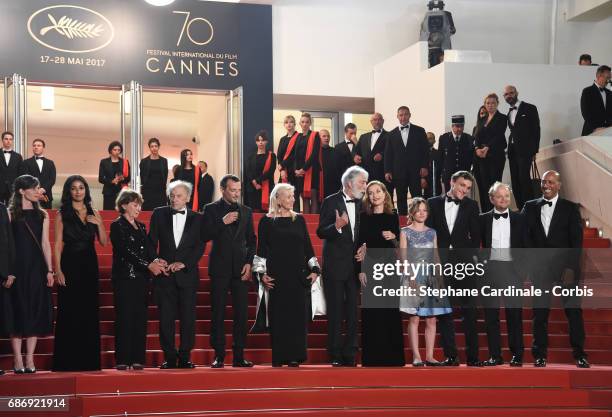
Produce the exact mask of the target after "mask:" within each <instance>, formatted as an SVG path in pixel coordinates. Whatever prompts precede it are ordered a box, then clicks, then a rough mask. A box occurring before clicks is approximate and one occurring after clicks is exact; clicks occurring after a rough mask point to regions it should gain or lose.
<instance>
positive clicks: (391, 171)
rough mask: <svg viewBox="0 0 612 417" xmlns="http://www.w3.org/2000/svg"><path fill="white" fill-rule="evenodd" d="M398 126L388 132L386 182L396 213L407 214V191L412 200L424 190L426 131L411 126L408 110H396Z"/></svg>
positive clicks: (427, 145)
mask: <svg viewBox="0 0 612 417" xmlns="http://www.w3.org/2000/svg"><path fill="white" fill-rule="evenodd" d="M397 120H398V121H399V123H400V125H399V126H398V127H396V128H395V129H393V130H392V131H391V132H389V135H388V137H387V144H386V146H385V155H384V157H383V160H384V165H385V179H386V180H387V182H390V183H392V184H393V188H395V194H396V197H397V209H398V211H399V214H400V215H402V216H405V215H406V214H408V189H410V195H411V196H412V197H418V196H421V195H422V190H423V189H424V188H427V175H428V170H427V166H428V165H429V143H428V142H427V135H426V134H425V129H423V128H422V127H420V126H417V125H414V124H411V123H410V109H408V107H406V106H401V107H400V108H399V109H397Z"/></svg>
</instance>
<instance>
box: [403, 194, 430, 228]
mask: <svg viewBox="0 0 612 417" xmlns="http://www.w3.org/2000/svg"><path fill="white" fill-rule="evenodd" d="M421 204H423V205H425V209H426V210H427V215H428V216H429V204H427V200H425V199H424V198H423V197H414V198H413V199H412V200H410V203H408V220H410V221H411V222H412V221H414V215H415V214H416V212H417V211H419V207H421Z"/></svg>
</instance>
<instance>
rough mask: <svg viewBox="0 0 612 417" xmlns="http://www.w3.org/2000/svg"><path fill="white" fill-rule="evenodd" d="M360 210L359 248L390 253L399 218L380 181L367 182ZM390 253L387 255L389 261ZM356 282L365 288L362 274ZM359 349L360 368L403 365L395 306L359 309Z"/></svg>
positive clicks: (399, 318)
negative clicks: (384, 250) (361, 209)
mask: <svg viewBox="0 0 612 417" xmlns="http://www.w3.org/2000/svg"><path fill="white" fill-rule="evenodd" d="M363 207H364V209H365V212H364V213H362V214H361V218H360V219H361V220H360V225H359V246H361V245H363V244H365V245H366V248H370V249H372V248H375V249H387V250H388V251H390V252H391V251H392V249H394V248H396V247H397V242H398V238H399V218H398V216H397V213H396V212H395V210H394V209H393V200H392V199H391V196H390V195H389V193H388V192H387V188H386V187H385V185H384V184H383V183H382V182H380V181H371V182H370V183H369V184H368V187H367V188H366V195H365V199H364V204H363ZM377 252H382V251H377ZM393 254H394V253H389V255H390V256H391V257H392V258H393ZM381 255H382V253H381ZM376 256H378V254H377V255H376ZM377 262H378V261H377ZM385 262H388V261H385ZM391 262H393V259H391ZM359 280H360V281H361V284H362V286H366V285H367V277H366V275H365V273H363V272H361V273H359ZM361 346H362V354H361V363H362V366H404V365H405V364H406V361H405V359H404V335H403V330H402V316H401V313H400V311H399V304H398V305H397V306H391V307H389V308H362V309H361Z"/></svg>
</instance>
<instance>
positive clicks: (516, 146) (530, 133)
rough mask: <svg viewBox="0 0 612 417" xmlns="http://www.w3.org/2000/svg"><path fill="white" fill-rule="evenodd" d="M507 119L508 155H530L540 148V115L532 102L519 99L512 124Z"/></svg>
mask: <svg viewBox="0 0 612 417" xmlns="http://www.w3.org/2000/svg"><path fill="white" fill-rule="evenodd" d="M507 119H508V128H509V129H510V136H509V137H508V143H509V144H510V147H509V155H512V153H516V154H517V155H518V156H522V157H532V156H533V155H535V154H536V153H538V150H539V149H540V115H539V114H538V108H537V107H536V106H534V105H533V104H529V103H526V102H524V101H521V103H520V104H519V106H518V109H516V117H515V119H514V124H512V122H511V121H510V117H507Z"/></svg>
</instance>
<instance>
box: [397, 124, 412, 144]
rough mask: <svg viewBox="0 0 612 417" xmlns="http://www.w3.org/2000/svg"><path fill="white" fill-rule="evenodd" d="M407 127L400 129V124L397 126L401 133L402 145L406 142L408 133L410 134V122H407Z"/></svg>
mask: <svg viewBox="0 0 612 417" xmlns="http://www.w3.org/2000/svg"><path fill="white" fill-rule="evenodd" d="M406 126H408V129H402V126H400V127H399V130H400V134H401V135H402V141H403V142H404V146H406V145H407V144H408V135H409V134H410V123H408V124H407V125H406Z"/></svg>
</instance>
